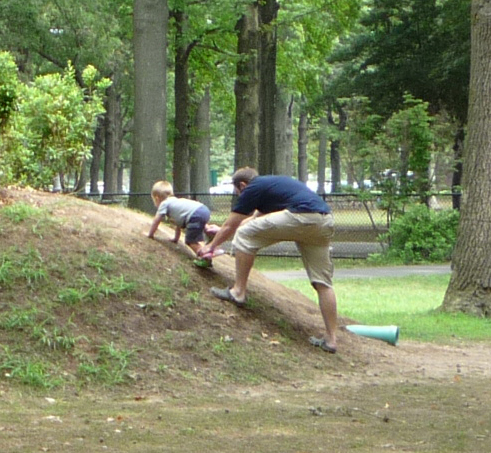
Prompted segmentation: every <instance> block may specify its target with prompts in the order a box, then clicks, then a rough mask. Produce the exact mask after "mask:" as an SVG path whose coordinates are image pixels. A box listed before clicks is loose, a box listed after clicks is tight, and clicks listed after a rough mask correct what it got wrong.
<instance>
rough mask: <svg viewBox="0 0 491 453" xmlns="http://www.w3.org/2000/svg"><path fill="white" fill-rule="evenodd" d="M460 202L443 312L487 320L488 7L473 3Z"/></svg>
mask: <svg viewBox="0 0 491 453" xmlns="http://www.w3.org/2000/svg"><path fill="white" fill-rule="evenodd" d="M471 14H472V30H471V79H470V90H469V92H470V96H469V116H468V118H469V126H468V135H467V142H466V147H465V154H464V179H463V199H462V205H461V217H460V223H459V233H458V238H457V243H456V246H455V251H454V255H453V259H452V269H453V272H452V277H451V279H450V283H449V286H448V288H447V292H446V294H445V298H444V301H443V305H442V309H443V310H445V311H451V312H455V311H461V312H465V313H469V314H475V315H477V316H485V317H491V253H490V250H491V204H490V203H489V200H490V199H491V178H490V177H489V175H490V174H491V104H490V99H491V2H490V1H489V0H473V2H472V13H471Z"/></svg>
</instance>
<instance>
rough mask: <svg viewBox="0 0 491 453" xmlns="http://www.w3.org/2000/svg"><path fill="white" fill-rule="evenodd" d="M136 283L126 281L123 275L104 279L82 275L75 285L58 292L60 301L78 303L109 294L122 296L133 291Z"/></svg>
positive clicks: (70, 303)
mask: <svg viewBox="0 0 491 453" xmlns="http://www.w3.org/2000/svg"><path fill="white" fill-rule="evenodd" d="M135 286H136V284H135V283H133V282H127V281H125V278H124V276H123V275H120V276H119V277H113V278H103V280H102V281H95V280H91V279H90V278H88V277H87V276H85V275H84V276H82V277H81V278H80V279H79V281H78V285H77V286H75V287H68V288H62V289H61V290H60V291H59V292H58V301H59V302H61V303H63V304H66V305H76V304H78V303H81V302H84V301H91V300H98V299H101V298H107V297H109V296H115V297H118V296H121V295H122V294H128V293H131V292H132V291H133V290H134V289H135Z"/></svg>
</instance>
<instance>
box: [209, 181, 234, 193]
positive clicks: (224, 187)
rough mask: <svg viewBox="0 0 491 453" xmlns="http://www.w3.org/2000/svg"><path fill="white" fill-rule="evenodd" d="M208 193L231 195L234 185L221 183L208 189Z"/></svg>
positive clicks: (229, 182) (228, 182)
mask: <svg viewBox="0 0 491 453" xmlns="http://www.w3.org/2000/svg"><path fill="white" fill-rule="evenodd" d="M210 193H212V194H229V195H230V194H233V193H234V185H233V184H232V181H223V182H221V183H220V184H218V186H213V187H210Z"/></svg>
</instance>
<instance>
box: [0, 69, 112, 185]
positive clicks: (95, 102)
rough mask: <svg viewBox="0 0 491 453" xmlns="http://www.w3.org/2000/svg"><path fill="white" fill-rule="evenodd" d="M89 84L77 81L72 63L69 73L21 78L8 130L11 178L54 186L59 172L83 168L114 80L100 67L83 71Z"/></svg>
mask: <svg viewBox="0 0 491 453" xmlns="http://www.w3.org/2000/svg"><path fill="white" fill-rule="evenodd" d="M83 80H84V82H85V83H86V84H87V88H86V89H85V90H84V89H81V88H80V87H79V86H78V85H77V82H76V78H75V70H74V68H73V66H71V65H70V64H69V65H68V67H67V69H66V70H65V71H64V73H63V74H46V75H43V76H38V77H36V79H35V80H34V82H33V83H32V84H30V85H23V84H19V86H18V100H17V109H16V111H15V112H14V113H12V115H11V118H10V121H9V127H8V128H6V130H5V131H4V133H3V139H2V142H1V149H0V151H1V152H2V154H3V155H4V156H5V161H4V163H3V167H4V170H3V176H4V179H6V182H13V183H18V184H24V185H29V186H32V187H35V188H46V187H48V186H49V185H50V184H51V183H52V180H53V178H54V176H55V175H57V174H58V173H61V174H65V175H69V174H71V173H75V172H78V171H80V168H81V165H82V163H83V162H84V160H85V159H87V158H89V156H90V150H91V148H92V140H93V133H94V130H95V126H96V119H97V116H98V115H99V114H100V113H102V112H103V111H104V107H103V91H104V90H105V88H107V86H108V84H109V82H108V81H107V80H106V79H102V80H99V81H97V77H96V70H95V69H94V68H93V67H90V66H88V67H87V68H86V69H85V70H84V72H83Z"/></svg>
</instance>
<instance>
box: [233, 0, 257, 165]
mask: <svg viewBox="0 0 491 453" xmlns="http://www.w3.org/2000/svg"><path fill="white" fill-rule="evenodd" d="M236 29H237V31H238V43H237V53H238V54H239V61H238V63H237V78H236V80H235V104H236V108H235V169H237V168H241V167H246V166H249V167H253V168H257V167H258V156H259V151H258V147H259V62H258V57H257V53H258V47H259V40H258V39H259V38H258V36H259V25H258V11H257V3H253V4H250V5H249V6H248V11H247V14H245V15H244V16H242V17H241V19H240V20H239V21H238V22H237V27H236Z"/></svg>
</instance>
